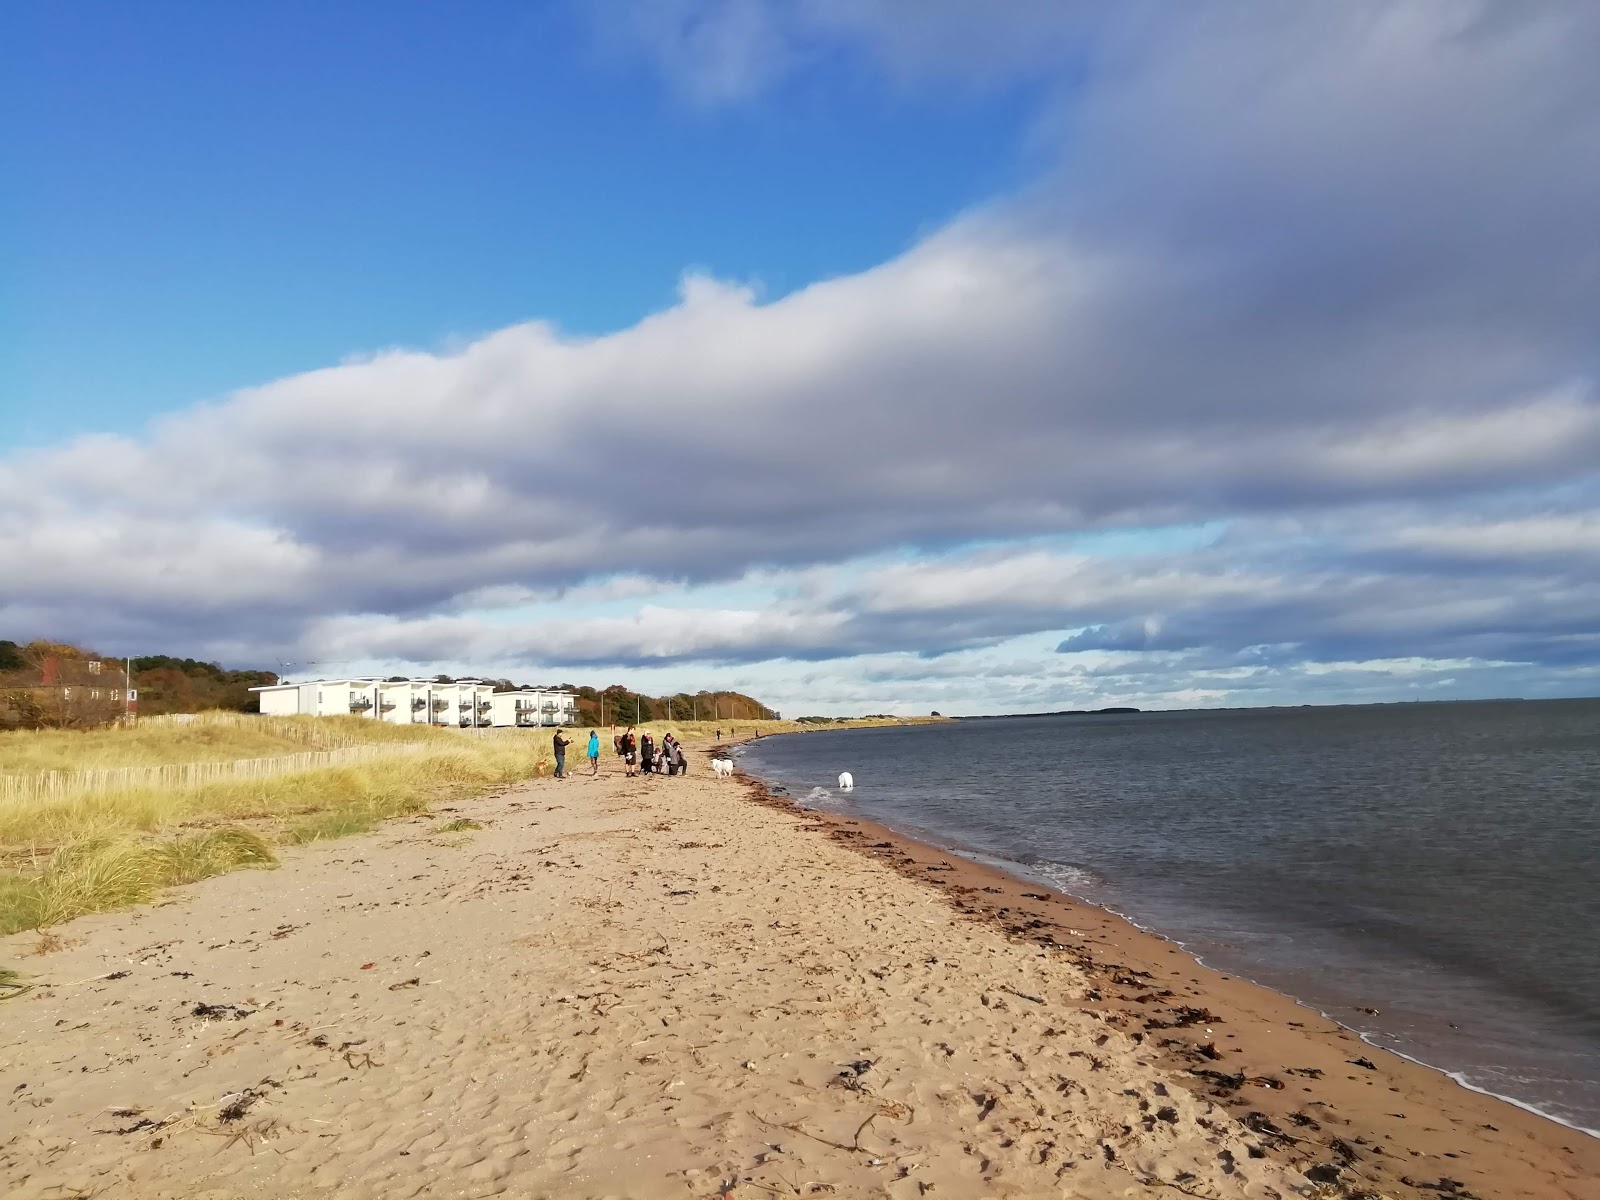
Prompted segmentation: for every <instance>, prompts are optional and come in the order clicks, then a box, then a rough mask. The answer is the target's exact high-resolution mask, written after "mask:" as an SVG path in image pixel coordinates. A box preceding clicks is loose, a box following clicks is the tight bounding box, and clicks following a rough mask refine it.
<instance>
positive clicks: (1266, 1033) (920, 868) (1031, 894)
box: [762, 789, 1600, 1200]
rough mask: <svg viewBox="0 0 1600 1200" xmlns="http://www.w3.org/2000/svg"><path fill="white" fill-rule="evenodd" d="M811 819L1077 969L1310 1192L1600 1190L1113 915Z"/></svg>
mask: <svg viewBox="0 0 1600 1200" xmlns="http://www.w3.org/2000/svg"><path fill="white" fill-rule="evenodd" d="M762 793H763V795H764V796H765V799H766V802H769V803H774V804H778V805H780V806H788V805H789V803H790V802H789V801H788V800H787V799H786V798H783V797H774V796H771V795H770V794H766V793H765V789H762ZM814 816H815V819H817V820H818V821H819V822H821V823H822V824H824V825H825V826H826V827H827V829H828V833H829V836H830V837H832V838H833V839H835V840H837V841H839V842H841V843H842V844H845V845H848V846H850V847H851V848H853V849H855V850H856V851H857V852H858V853H861V854H865V855H868V856H870V857H873V858H876V859H878V860H879V861H882V862H884V863H885V864H887V865H889V866H891V867H893V868H894V869H895V870H897V871H899V872H900V873H902V874H903V875H906V876H908V877H911V878H916V879H920V880H922V881H924V882H926V883H927V884H929V885H930V886H932V887H934V888H937V889H938V890H940V891H942V892H943V893H944V894H945V895H946V896H947V897H948V898H949V901H950V903H951V905H952V907H953V908H954V909H955V910H956V912H958V913H960V914H962V915H963V916H965V917H967V918H968V919H970V920H976V921H984V922H987V923H989V924H992V925H994V926H996V927H998V928H1000V929H1002V930H1003V931H1005V932H1006V933H1007V934H1008V936H1010V937H1012V938H1015V939H1018V940H1024V941H1028V942H1031V943H1033V944H1036V945H1038V946H1040V947H1042V948H1044V949H1046V950H1047V951H1048V952H1049V953H1052V954H1059V955H1062V956H1064V957H1067V958H1070V959H1071V960H1072V961H1073V962H1074V963H1076V964H1077V965H1078V966H1079V967H1080V969H1081V970H1082V971H1083V972H1084V974H1085V977H1086V978H1087V979H1088V980H1089V981H1090V982H1091V985H1092V989H1093V992H1094V993H1097V995H1096V996H1092V997H1090V998H1088V999H1087V1000H1086V1002H1084V1003H1083V1004H1081V1005H1080V1006H1079V1007H1081V1008H1082V1009H1085V1010H1088V1011H1095V1012H1099V1013H1100V1014H1102V1017H1103V1019H1104V1020H1105V1021H1106V1022H1107V1024H1109V1025H1111V1026H1113V1027H1115V1028H1117V1029H1118V1030H1120V1031H1122V1032H1124V1033H1126V1034H1127V1035H1129V1036H1130V1037H1133V1038H1136V1039H1140V1044H1141V1045H1142V1046H1143V1047H1144V1048H1145V1049H1146V1050H1147V1052H1148V1054H1149V1057H1150V1060H1151V1061H1152V1062H1155V1063H1157V1064H1159V1065H1161V1066H1162V1067H1163V1068H1165V1069H1167V1070H1168V1071H1170V1072H1172V1074H1173V1077H1174V1078H1175V1079H1177V1080H1178V1081H1179V1082H1180V1083H1181V1084H1182V1085H1183V1086H1184V1087H1185V1088H1187V1089H1188V1090H1189V1091H1191V1092H1192V1093H1194V1094H1196V1095H1201V1096H1205V1097H1207V1098H1209V1099H1211V1100H1213V1101H1215V1102H1216V1103H1218V1104H1220V1105H1223V1106H1225V1107H1226V1108H1227V1109H1228V1110H1229V1111H1230V1112H1231V1113H1232V1114H1233V1116H1234V1117H1235V1119H1237V1120H1239V1121H1241V1122H1242V1123H1244V1124H1245V1125H1246V1126H1247V1127H1249V1128H1251V1129H1252V1130H1253V1131H1255V1132H1257V1133H1259V1135H1260V1138H1261V1145H1262V1146H1263V1147H1265V1148H1266V1149H1268V1150H1269V1152H1270V1153H1271V1154H1272V1156H1273V1157H1274V1158H1276V1159H1278V1160H1280V1161H1282V1162H1284V1163H1286V1164H1289V1165H1291V1166H1293V1167H1295V1168H1296V1169H1298V1170H1300V1171H1302V1172H1306V1173H1307V1174H1308V1175H1309V1177H1310V1178H1311V1179H1312V1180H1314V1181H1323V1182H1328V1183H1336V1184H1337V1185H1338V1188H1342V1189H1343V1190H1344V1191H1345V1192H1347V1193H1349V1194H1355V1195H1360V1194H1362V1193H1363V1192H1371V1193H1376V1194H1378V1195H1382V1196H1385V1197H1395V1198H1404V1197H1418V1198H1425V1197H1428V1198H1437V1197H1439V1196H1451V1195H1453V1196H1458V1197H1459V1196H1466V1195H1468V1194H1471V1195H1475V1196H1481V1197H1486V1198H1487V1197H1506V1198H1508V1200H1509V1198H1512V1197H1517V1198H1522V1197H1526V1198H1528V1200H1533V1198H1536V1197H1540V1198H1542V1197H1563V1198H1566V1197H1571V1198H1578V1197H1589V1196H1592V1195H1595V1194H1596V1191H1597V1189H1600V1140H1597V1139H1595V1138H1592V1137H1589V1136H1588V1135H1586V1134H1583V1133H1581V1132H1579V1131H1576V1130H1572V1129H1568V1128H1566V1127H1564V1126H1562V1125H1560V1124H1558V1123H1556V1122H1554V1121H1549V1120H1546V1119H1545V1118H1543V1117H1539V1116H1537V1115H1535V1114H1532V1113H1529V1112H1526V1111H1524V1110H1522V1109H1519V1108H1517V1107H1516V1106H1515V1105H1512V1104H1508V1103H1506V1102H1504V1101H1502V1100H1499V1099H1496V1098H1494V1097H1492V1096H1485V1095H1482V1094H1480V1093H1477V1092H1473V1091H1471V1090H1469V1089H1467V1088H1464V1087H1461V1086H1459V1085H1458V1084H1456V1083H1455V1082H1454V1081H1453V1080H1451V1079H1449V1078H1448V1077H1447V1076H1445V1075H1443V1074H1441V1073H1440V1072H1438V1071H1434V1070H1431V1069H1429V1068H1427V1067H1423V1066H1420V1065H1418V1064H1416V1063H1412V1062H1409V1061H1408V1060H1406V1059H1404V1058H1401V1057H1399V1056H1398V1055H1395V1054H1391V1053H1389V1052H1387V1051H1384V1050H1381V1049H1377V1048H1375V1047H1372V1046H1369V1045H1367V1044H1366V1043H1365V1042H1363V1041H1362V1040H1361V1039H1360V1038H1359V1037H1358V1036H1357V1035H1356V1034H1354V1033H1353V1032H1351V1031H1350V1030H1348V1029H1345V1028H1343V1027H1342V1026H1340V1025H1339V1024H1337V1023H1336V1022H1334V1021H1332V1020H1329V1019H1328V1018H1327V1017H1325V1016H1323V1015H1322V1014H1321V1013H1319V1012H1317V1011H1315V1010H1313V1009H1310V1008H1307V1007H1305V1006H1304V1005H1301V1004H1299V1003H1298V1002H1297V1001H1295V1000H1293V999H1291V998H1290V997H1288V996H1285V995H1283V994H1282V993H1280V992H1276V991H1273V990H1272V989H1270V988H1266V987H1263V986H1260V985H1258V984H1255V983H1252V982H1250V981H1247V980H1242V979H1237V978H1234V977H1231V976H1228V975H1226V974H1223V973H1221V972H1218V971H1215V970H1212V969H1210V968H1208V967H1205V966H1203V965H1202V964H1200V963H1199V962H1197V961H1196V960H1195V959H1194V958H1193V957H1192V956H1190V955H1189V954H1188V953H1187V952H1185V951H1184V950H1182V949H1181V948H1179V947H1178V946H1176V945H1174V944H1173V943H1172V942H1170V941H1168V940H1166V939H1165V938H1162V937H1160V936H1159V935H1157V934H1154V933H1151V932H1148V931H1146V930H1143V929H1140V928H1138V927H1137V926H1135V925H1133V924H1131V923H1130V922H1128V921H1126V920H1124V919H1123V918H1121V917H1119V916H1117V915H1115V914H1114V913H1111V912H1108V911H1106V910H1105V909H1102V908H1098V907H1096V906H1094V905H1092V904H1087V903H1085V902H1083V901H1080V900H1077V899H1075V898H1073V897H1071V896H1067V895H1063V894H1062V893H1060V892H1058V891H1055V890H1054V889H1049V888H1045V887H1041V886H1040V885H1038V884H1036V883H1033V882H1030V881H1028V880H1026V879H1019V878H1016V877H1013V876H1011V875H1009V874H1007V873H1005V872H1004V871H1001V870H998V869H995V868H993V867H989V866H986V865H984V864H981V863H975V862H972V861H971V860H969V859H965V858H962V857H960V856H958V855H956V854H952V853H948V852H946V851H943V850H941V849H939V848H938V847H935V846H930V845H928V844H925V843H923V842H921V841H918V840H916V839H913V838H909V837H905V836H903V835H901V834H899V833H896V832H895V831H894V830H891V829H888V828H887V827H884V826H881V825H878V824H876V823H875V822H872V821H867V820H857V819H853V818H843V817H838V816H834V815H830V814H823V813H817V814H814ZM1335 1191H1336V1192H1337V1189H1335Z"/></svg>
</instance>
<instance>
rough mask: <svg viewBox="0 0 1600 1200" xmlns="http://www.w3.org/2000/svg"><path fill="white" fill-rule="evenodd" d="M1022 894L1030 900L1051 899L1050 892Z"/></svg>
mask: <svg viewBox="0 0 1600 1200" xmlns="http://www.w3.org/2000/svg"><path fill="white" fill-rule="evenodd" d="M1022 894H1023V895H1024V896H1026V897H1027V898H1028V899H1029V900H1048V899H1050V893H1049V892H1023V893H1022Z"/></svg>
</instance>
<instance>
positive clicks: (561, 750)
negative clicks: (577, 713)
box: [550, 729, 572, 779]
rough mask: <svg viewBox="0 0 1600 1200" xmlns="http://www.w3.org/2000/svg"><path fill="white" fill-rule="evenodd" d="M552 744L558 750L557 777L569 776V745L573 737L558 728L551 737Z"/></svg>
mask: <svg viewBox="0 0 1600 1200" xmlns="http://www.w3.org/2000/svg"><path fill="white" fill-rule="evenodd" d="M550 745H551V747H552V748H553V749H554V750H555V752H556V778H557V779H565V778H566V777H567V747H568V746H570V745H572V739H571V738H569V737H567V736H566V735H565V733H564V731H563V730H561V729H557V730H556V732H555V736H554V737H552V738H551V739H550Z"/></svg>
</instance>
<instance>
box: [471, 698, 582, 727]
mask: <svg viewBox="0 0 1600 1200" xmlns="http://www.w3.org/2000/svg"><path fill="white" fill-rule="evenodd" d="M489 700H490V705H491V709H490V713H491V720H492V723H493V724H494V725H495V726H496V727H507V728H509V727H513V726H530V725H573V724H576V723H577V720H578V698H577V696H575V695H573V694H572V693H571V692H549V691H546V690H545V689H543V688H525V689H523V690H522V691H518V692H495V693H494V695H493V696H491V697H490V698H489Z"/></svg>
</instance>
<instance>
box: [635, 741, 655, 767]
mask: <svg viewBox="0 0 1600 1200" xmlns="http://www.w3.org/2000/svg"><path fill="white" fill-rule="evenodd" d="M639 766H640V768H641V769H642V770H643V771H644V773H645V774H646V775H648V774H650V772H652V771H654V770H655V769H656V740H655V738H653V737H651V736H650V735H649V734H648V733H646V734H641V735H640V737H639Z"/></svg>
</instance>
